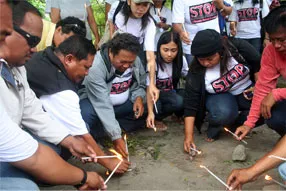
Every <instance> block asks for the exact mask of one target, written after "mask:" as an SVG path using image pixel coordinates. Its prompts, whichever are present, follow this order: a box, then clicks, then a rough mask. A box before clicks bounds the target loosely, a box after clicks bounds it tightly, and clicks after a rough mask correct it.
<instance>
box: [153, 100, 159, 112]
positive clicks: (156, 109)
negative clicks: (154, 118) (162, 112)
mask: <svg viewBox="0 0 286 191" xmlns="http://www.w3.org/2000/svg"><path fill="white" fill-rule="evenodd" d="M153 103H154V107H155V111H156V113H157V114H158V108H157V105H156V102H155V100H153Z"/></svg>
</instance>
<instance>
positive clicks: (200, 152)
mask: <svg viewBox="0 0 286 191" xmlns="http://www.w3.org/2000/svg"><path fill="white" fill-rule="evenodd" d="M191 150H193V151H195V152H197V153H198V154H199V155H200V154H202V151H199V150H197V149H194V148H192V147H191Z"/></svg>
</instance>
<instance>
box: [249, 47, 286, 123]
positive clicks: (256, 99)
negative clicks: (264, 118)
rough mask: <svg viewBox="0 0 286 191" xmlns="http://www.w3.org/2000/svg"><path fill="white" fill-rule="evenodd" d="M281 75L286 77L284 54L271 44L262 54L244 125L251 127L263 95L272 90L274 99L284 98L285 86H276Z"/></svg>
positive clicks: (256, 117)
mask: <svg viewBox="0 0 286 191" xmlns="http://www.w3.org/2000/svg"><path fill="white" fill-rule="evenodd" d="M280 75H282V76H283V78H284V79H286V55H282V54H281V53H278V52H277V51H276V50H275V48H274V46H273V45H272V44H270V45H268V46H267V47H266V48H265V49H264V51H263V55H262V59H261V69H260V71H259V74H258V80H257V82H256V85H255V91H254V96H253V100H252V104H251V108H250V112H249V115H248V117H247V121H246V122H244V125H246V126H248V127H251V128H253V127H254V126H255V123H256V121H257V120H258V119H259V117H260V105H261V102H262V100H263V99H264V97H265V96H267V95H268V93H270V92H271V91H272V94H273V97H274V99H275V101H281V100H283V99H286V88H277V89H276V85H277V79H278V77H279V76H280Z"/></svg>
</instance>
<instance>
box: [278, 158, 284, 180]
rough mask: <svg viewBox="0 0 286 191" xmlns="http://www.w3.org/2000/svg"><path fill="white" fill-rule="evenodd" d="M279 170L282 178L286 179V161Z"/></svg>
mask: <svg viewBox="0 0 286 191" xmlns="http://www.w3.org/2000/svg"><path fill="white" fill-rule="evenodd" d="M278 172H279V174H280V176H281V178H283V180H284V181H286V162H284V163H282V164H280V165H279V167H278Z"/></svg>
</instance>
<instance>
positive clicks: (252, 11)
mask: <svg viewBox="0 0 286 191" xmlns="http://www.w3.org/2000/svg"><path fill="white" fill-rule="evenodd" d="M261 11H262V18H264V17H266V16H267V14H268V13H269V6H268V5H267V2H266V1H265V0H264V1H263V7H262V10H261ZM228 20H229V21H237V32H236V37H237V38H245V39H250V38H260V37H261V34H260V29H261V24H260V4H259V3H257V4H255V6H253V5H252V0H245V1H244V2H243V3H242V4H240V3H234V5H233V10H232V13H231V15H230V16H229V19H228Z"/></svg>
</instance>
